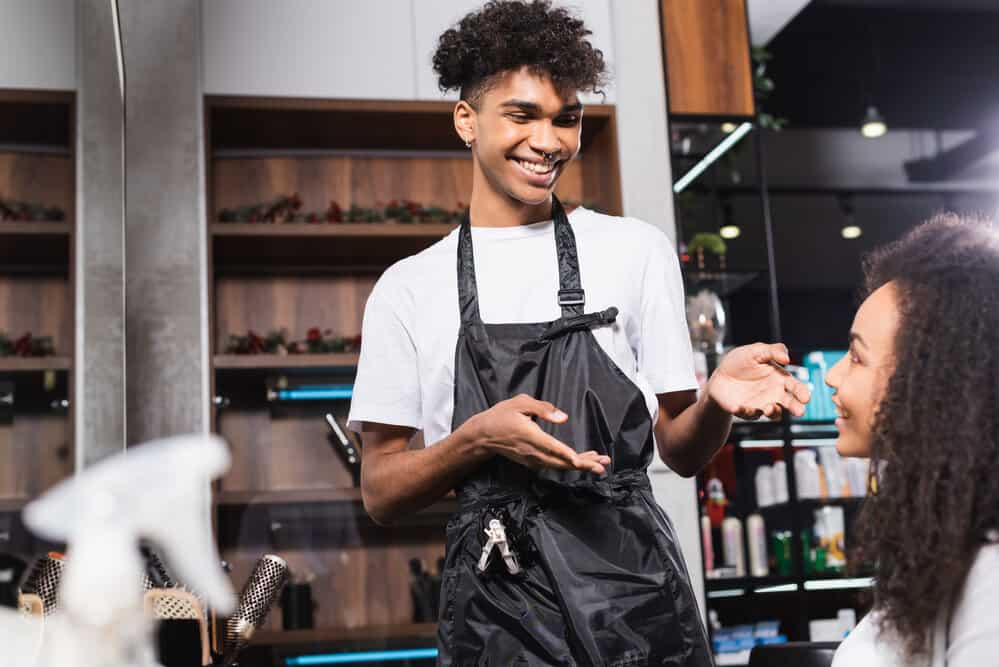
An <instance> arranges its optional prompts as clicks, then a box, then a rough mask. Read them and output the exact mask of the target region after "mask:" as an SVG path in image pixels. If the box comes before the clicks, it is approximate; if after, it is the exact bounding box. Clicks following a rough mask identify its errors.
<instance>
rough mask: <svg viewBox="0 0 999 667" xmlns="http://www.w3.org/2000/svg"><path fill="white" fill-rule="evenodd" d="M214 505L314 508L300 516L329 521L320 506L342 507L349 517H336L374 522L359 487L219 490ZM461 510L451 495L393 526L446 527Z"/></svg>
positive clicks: (223, 508)
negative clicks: (446, 521) (315, 510)
mask: <svg viewBox="0 0 999 667" xmlns="http://www.w3.org/2000/svg"><path fill="white" fill-rule="evenodd" d="M214 502H215V506H216V507H218V508H219V509H220V510H225V511H228V510H237V511H239V510H242V509H250V508H267V507H274V506H280V505H302V506H314V507H316V509H317V512H315V513H311V516H312V518H311V519H308V518H307V517H308V516H309V515H310V513H309V512H306V513H305V514H303V515H301V518H305V519H306V520H319V521H329V520H330V515H329V513H326V512H322V511H321V509H320V508H319V506H322V505H340V506H341V507H344V508H345V509H347V513H346V514H341V513H340V511H339V510H338V511H337V512H336V516H350V517H354V518H362V519H365V520H367V521H371V518H370V517H369V516H368V513H367V512H366V511H365V509H364V506H363V502H362V500H361V490H360V489H358V488H343V489H288V490H282V491H255V490H249V491H218V492H216V493H215V495H214ZM457 509H458V500H457V499H456V498H455V497H454V496H452V495H449V496H446V497H445V498H443V499H441V500H438V501H437V502H435V503H434V504H432V505H430V506H429V507H426V508H424V509H422V510H420V511H419V512H415V513H413V514H411V515H409V516H406V517H403V518H400V519H399V520H397V521H395V522H393V523H392V526H391V527H390V528H389V529H390V530H391V528H393V527H403V526H433V527H443V525H444V521H445V520H446V519H447V518H448V517H450V516H451V515H452V514H453V513H454V512H455V511H456V510H457Z"/></svg>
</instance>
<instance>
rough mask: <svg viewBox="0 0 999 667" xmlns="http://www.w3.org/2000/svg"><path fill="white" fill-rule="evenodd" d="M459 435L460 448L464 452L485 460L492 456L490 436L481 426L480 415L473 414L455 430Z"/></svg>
mask: <svg viewBox="0 0 999 667" xmlns="http://www.w3.org/2000/svg"><path fill="white" fill-rule="evenodd" d="M455 435H457V436H458V437H459V443H460V445H459V449H460V450H461V452H462V453H463V454H467V455H468V456H472V457H474V458H478V459H482V460H485V459H487V458H489V457H490V456H492V447H491V442H490V440H489V438H488V437H487V435H486V433H485V431H484V430H483V429H482V427H481V420H480V419H479V418H478V415H473V416H472V417H470V418H469V419H467V420H466V421H465V423H463V424H462V425H461V426H459V427H458V429H457V430H456V431H455Z"/></svg>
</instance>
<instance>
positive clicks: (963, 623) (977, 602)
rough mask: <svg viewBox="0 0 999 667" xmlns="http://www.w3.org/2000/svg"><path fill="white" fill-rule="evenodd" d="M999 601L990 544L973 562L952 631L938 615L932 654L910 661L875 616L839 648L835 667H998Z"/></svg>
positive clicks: (997, 555)
mask: <svg viewBox="0 0 999 667" xmlns="http://www.w3.org/2000/svg"><path fill="white" fill-rule="evenodd" d="M927 576H931V575H929V574H928V575H927ZM996 600H999V544H991V545H988V546H984V547H982V548H981V549H980V550H979V552H978V555H977V556H976V557H975V560H974V562H973V563H972V565H971V570H970V571H969V572H968V577H967V579H965V583H964V586H963V588H962V590H961V594H960V596H958V598H957V600H956V601H955V604H954V609H953V612H952V613H951V615H950V623H949V627H948V626H947V618H946V613H942V614H941V615H940V618H939V620H938V621H937V628H936V630H935V632H934V641H933V651H932V655H930V656H926V657H925V659H922V660H921V661H918V662H913V661H911V660H907V659H906V658H905V656H904V653H903V652H902V649H901V646H900V644H899V640H898V638H897V637H895V636H894V635H892V634H889V633H888V632H887V631H884V632H883V631H882V630H881V627H880V623H879V615H878V614H877V613H876V612H872V613H870V614H868V615H867V616H865V617H864V618H863V619H862V620H861V621H860V623H858V624H857V627H856V628H854V629H853V632H851V633H850V636H849V637H847V638H846V639H845V640H844V641H843V643H842V644H840V646H839V649H838V650H837V651H836V657H835V658H834V659H833V664H832V667H917V666H919V667H923V666H925V667H942V666H943V665H946V666H947V667H983V666H984V665H996V664H999V610H997V609H996ZM943 611H946V610H943ZM948 634H949V638H948Z"/></svg>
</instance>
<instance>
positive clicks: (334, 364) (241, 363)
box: [214, 353, 359, 371]
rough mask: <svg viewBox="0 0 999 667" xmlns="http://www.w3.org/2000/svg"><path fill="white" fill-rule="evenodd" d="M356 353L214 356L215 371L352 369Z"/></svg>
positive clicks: (355, 363)
mask: <svg viewBox="0 0 999 667" xmlns="http://www.w3.org/2000/svg"><path fill="white" fill-rule="evenodd" d="M358 356H359V355H358V354H357V353H343V354H216V355H215V357H214V361H215V369H216V370H225V371H238V370H283V369H300V368H304V369H311V368H353V367H356V366H357V361H358Z"/></svg>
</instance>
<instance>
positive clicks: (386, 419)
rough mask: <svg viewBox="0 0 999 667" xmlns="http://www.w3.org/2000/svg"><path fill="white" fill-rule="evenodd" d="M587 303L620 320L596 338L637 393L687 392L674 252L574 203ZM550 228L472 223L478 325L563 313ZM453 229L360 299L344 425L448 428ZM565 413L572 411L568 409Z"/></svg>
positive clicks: (443, 431) (652, 406)
mask: <svg viewBox="0 0 999 667" xmlns="http://www.w3.org/2000/svg"><path fill="white" fill-rule="evenodd" d="M569 224H570V225H572V230H573V233H574V235H575V237H576V248H577V253H578V255H579V273H580V281H581V283H582V287H583V289H584V290H585V292H586V306H585V311H586V312H588V313H590V312H595V311H598V310H604V309H605V308H608V307H610V306H614V307H616V308H617V309H618V316H617V321H616V322H615V323H614V324H613V325H611V326H606V327H597V328H595V329H593V336H594V337H595V338H596V339H597V343H599V345H600V346H601V347H602V348H603V349H604V351H605V352H606V353H607V355H608V356H609V357H610V358H611V359H612V360H613V361H614V363H615V364H616V365H617V366H618V368H619V369H620V370H621V371H622V372H623V373H624V375H626V376H627V377H628V378H629V379H631V380H632V381H633V382H634V383H635V384H636V385H637V386H638V387H639V388H640V389H641V390H642V393H643V394H644V396H645V401H646V405H647V406H648V409H649V413H650V415H652V416H653V418H654V417H655V415H656V414H657V411H658V408H659V402H658V399H657V398H656V395H657V394H663V393H669V392H674V391H684V390H688V389H696V388H697V381H696V378H695V376H694V362H693V354H692V352H691V345H690V336H689V334H688V333H687V321H686V316H685V312H684V298H683V281H682V279H681V275H680V263H679V261H678V259H677V256H676V251H675V249H674V248H673V246H672V244H671V243H670V241H669V239H668V238H667V237H666V235H665V234H663V233H662V231H661V230H659V229H657V228H656V227H653V226H652V225H650V224H648V223H646V222H642V221H640V220H636V219H634V218H619V217H615V216H609V215H604V214H602V213H597V212H596V211H592V210H589V209H586V208H583V207H579V208H577V209H575V210H574V211H572V212H571V213H570V214H569ZM554 230H555V225H554V223H553V222H552V221H551V220H547V221H544V222H538V223H534V224H529V225H521V226H515V227H476V226H473V227H472V241H473V248H472V249H473V253H474V256H475V279H476V283H477V286H478V292H479V309H480V312H481V315H482V320H483V321H484V322H545V321H548V320H554V319H557V318H558V317H559V316H560V315H561V309H560V308H559V305H558V300H557V294H558V289H559V275H558V258H557V253H556V251H555V232H554ZM457 263H458V232H457V230H455V231H454V232H452V233H451V234H448V235H447V236H446V237H444V238H443V239H442V240H440V241H438V242H437V243H435V244H434V245H432V246H431V247H429V248H427V249H426V250H424V251H423V252H420V253H418V254H416V255H413V256H412V257H407V258H406V259H403V260H401V261H399V262H397V263H396V264H394V265H392V266H391V267H389V268H388V270H386V271H385V273H383V274H382V276H381V277H380V278H379V279H378V282H377V284H376V285H375V287H374V289H373V290H372V292H371V296H370V297H369V298H368V302H367V305H366V307H365V310H364V324H363V325H362V328H361V340H362V343H361V358H360V361H359V363H358V367H357V378H356V380H355V383H354V396H353V399H352V401H351V404H350V415H349V417H348V419H349V428H351V429H352V430H355V431H360V430H361V425H362V423H363V422H377V423H381V424H396V425H400V426H411V427H413V428H416V429H422V430H423V432H424V440H425V441H426V444H427V445H428V446H430V445H433V444H435V443H437V442H438V441H440V440H441V439H442V438H444V437H445V436H447V435H448V434H449V433H450V432H451V417H452V414H453V412H454V351H455V346H456V344H457V340H458V326H459V324H460V316H459V312H458V273H457ZM569 417H570V418H572V415H569Z"/></svg>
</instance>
